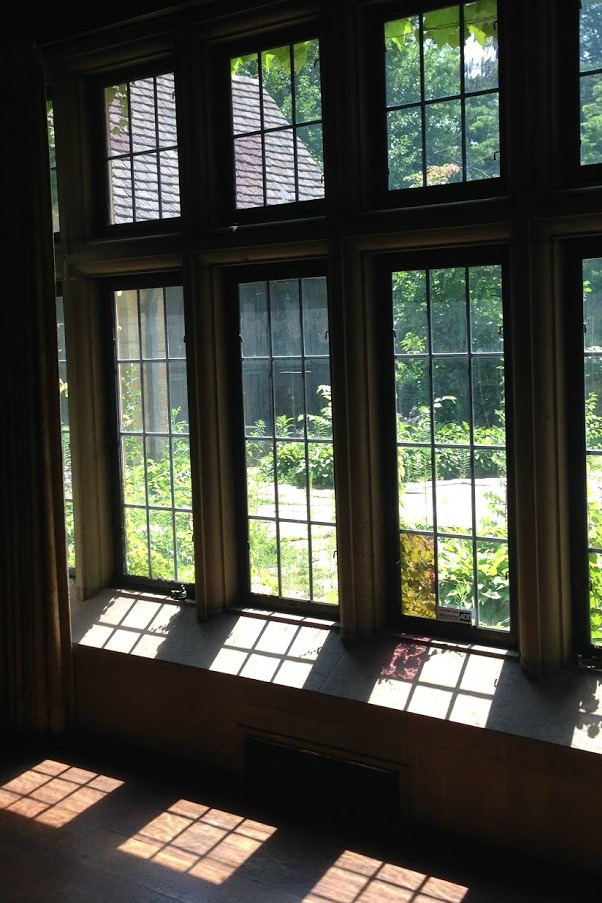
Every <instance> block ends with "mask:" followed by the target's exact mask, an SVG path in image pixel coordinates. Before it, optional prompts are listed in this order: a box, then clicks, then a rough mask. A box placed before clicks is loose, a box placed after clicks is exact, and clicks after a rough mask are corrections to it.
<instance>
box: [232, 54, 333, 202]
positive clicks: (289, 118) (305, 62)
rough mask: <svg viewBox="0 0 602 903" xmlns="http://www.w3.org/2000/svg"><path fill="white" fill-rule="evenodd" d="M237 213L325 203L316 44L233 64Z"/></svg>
mask: <svg viewBox="0 0 602 903" xmlns="http://www.w3.org/2000/svg"><path fill="white" fill-rule="evenodd" d="M230 68H231V98H232V132H233V136H234V168H235V184H236V207H237V209H242V208H245V207H263V206H271V205H276V204H288V203H293V202H297V201H304V200H311V199H313V198H321V197H324V177H323V173H324V153H323V146H322V95H321V82H320V57H319V43H318V41H317V40H311V41H303V42H300V43H298V44H288V45H285V46H283V47H276V48H273V49H271V50H267V51H259V52H257V53H255V54H250V55H248V56H245V57H236V58H233V59H231V61H230Z"/></svg>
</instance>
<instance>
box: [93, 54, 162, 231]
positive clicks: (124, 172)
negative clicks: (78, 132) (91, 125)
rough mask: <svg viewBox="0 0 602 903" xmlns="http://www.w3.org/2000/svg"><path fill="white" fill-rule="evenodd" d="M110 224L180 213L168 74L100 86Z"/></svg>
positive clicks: (152, 218)
mask: <svg viewBox="0 0 602 903" xmlns="http://www.w3.org/2000/svg"><path fill="white" fill-rule="evenodd" d="M105 109H106V119H107V164H108V178H109V186H110V208H111V213H110V216H111V223H115V224H117V223H138V222H142V221H143V220H156V219H165V218H167V217H175V216H180V188H179V169H178V140H177V129H176V100H175V90H174V77H173V73H171V72H167V73H165V74H163V75H157V76H151V77H149V78H141V79H137V80H136V81H131V82H123V83H121V84H116V85H111V86H109V87H107V88H105Z"/></svg>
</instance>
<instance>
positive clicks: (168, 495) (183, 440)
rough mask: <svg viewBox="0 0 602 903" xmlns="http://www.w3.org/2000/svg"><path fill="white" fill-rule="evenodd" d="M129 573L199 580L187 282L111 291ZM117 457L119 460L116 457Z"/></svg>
mask: <svg viewBox="0 0 602 903" xmlns="http://www.w3.org/2000/svg"><path fill="white" fill-rule="evenodd" d="M112 302H113V312H114V336H115V338H114V347H115V361H114V373H115V382H116V390H117V417H116V426H117V433H118V443H119V456H118V464H119V474H118V483H119V510H120V530H119V537H120V539H121V543H120V548H119V550H118V555H117V560H118V561H121V563H122V575H123V578H124V579H126V580H128V581H130V580H137V581H147V580H148V581H151V582H153V583H154V584H155V585H157V584H160V583H161V582H166V583H168V584H174V583H175V584H178V585H184V587H186V585H187V584H192V583H194V553H193V545H192V535H193V530H192V496H191V479H190V439H189V417H188V392H187V385H186V348H185V333H184V308H183V297H182V288H181V286H178V285H171V284H170V285H165V286H163V285H161V286H153V287H147V288H138V287H136V288H122V289H117V290H114V291H113V292H112ZM115 463H117V461H116V462H115Z"/></svg>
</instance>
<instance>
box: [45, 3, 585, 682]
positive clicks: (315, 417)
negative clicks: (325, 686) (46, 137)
mask: <svg viewBox="0 0 602 903" xmlns="http://www.w3.org/2000/svg"><path fill="white" fill-rule="evenodd" d="M192 6H193V7H195V8H194V9H192V8H187V10H186V11H183V10H181V9H178V10H170V11H166V12H165V13H161V14H160V15H158V17H157V19H156V20H154V22H153V28H152V29H150V30H149V32H148V33H146V34H143V35H141V36H140V40H138V39H135V40H134V39H133V37H132V32H130V31H124V33H123V35H121V37H120V38H119V39H118V38H117V35H112V36H110V35H108V34H107V35H105V36H103V35H96V36H95V38H94V41H95V42H96V44H97V46H96V47H95V48H94V49H92V48H90V49H89V50H87V51H86V53H85V54H80V53H79V52H78V50H77V48H71V51H70V52H71V56H70V55H69V50H68V48H66V49H65V50H64V51H63V49H62V48H53V49H52V53H50V52H49V57H50V58H49V61H48V65H49V72H50V77H51V78H52V76H53V75H55V73H54V71H53V67H54V65H55V63H56V78H55V79H53V80H52V89H53V101H55V104H54V107H53V117H52V122H51V128H52V135H53V136H55V137H56V151H57V153H56V176H57V182H56V184H57V190H58V198H59V201H60V202H61V210H62V209H63V206H62V205H63V203H64V204H65V213H66V214H67V215H66V216H65V217H64V222H63V223H62V227H63V231H62V232H61V233H57V235H56V236H55V243H56V253H57V262H58V266H57V271H58V272H60V275H61V279H62V282H61V294H62V295H63V296H64V304H65V311H66V314H67V320H68V323H69V326H70V328H69V334H68V337H67V338H68V340H69V341H70V342H72V346H71V347H70V348H68V349H67V351H68V352H71V351H73V352H74V353H73V355H71V354H69V362H70V384H69V392H68V396H67V395H65V398H67V397H68V402H69V425H70V426H71V428H72V429H73V430H74V438H75V444H74V446H73V462H74V472H73V475H72V476H73V490H74V496H75V497H74V498H73V505H74V509H73V510H74V512H75V515H76V521H77V522H76V524H75V539H76V546H77V542H78V536H79V547H78V548H76V555H77V567H76V579H77V581H78V585H79V586H80V587H81V588H82V589H81V592H82V594H86V593H88V594H89V593H91V592H93V591H94V590H96V589H99V588H102V587H104V586H111V585H113V584H114V583H119V582H126V583H128V584H129V585H140V586H143V587H145V588H153V589H154V588H157V589H159V590H161V591H165V589H168V591H170V592H171V591H174V592H175V593H176V594H177V592H178V591H179V590H180V589H182V592H184V591H185V593H186V596H187V598H188V599H189V600H191V601H192V600H194V603H195V604H196V606H197V608H198V611H199V615H200V616H201V617H205V616H208V615H209V614H215V613H217V612H220V611H223V610H226V609H228V608H237V607H251V608H253V609H254V610H255V609H258V610H266V611H267V610H269V611H274V610H276V611H279V612H283V613H285V612H291V611H294V612H296V613H299V612H300V613H301V614H302V615H305V614H311V615H312V616H320V617H321V616H324V617H325V618H326V619H328V620H330V621H338V622H339V624H340V626H341V632H342V634H344V638H345V639H347V638H349V639H350V641H352V640H353V639H354V638H360V637H362V636H365V635H369V634H373V633H374V632H376V631H378V630H381V629H391V630H394V631H396V632H399V633H404V634H411V635H412V636H430V637H435V638H440V639H442V640H444V641H445V640H452V641H454V642H455V641H462V642H475V643H479V644H482V645H491V646H496V647H502V648H508V649H518V651H519V653H520V654H521V655H522V656H524V658H525V660H526V661H527V662H528V663H529V665H533V666H534V668H537V667H539V666H540V665H541V667H542V668H543V667H545V666H547V665H550V666H553V665H554V663H556V662H557V661H559V660H561V659H562V660H564V661H566V660H568V658H569V657H570V656H573V655H576V654H579V655H582V654H589V653H590V652H591V651H592V649H593V650H596V649H598V648H599V647H601V646H602V639H601V636H602V626H601V624H602V622H601V621H600V620H599V612H600V610H602V603H601V601H600V592H602V590H600V591H599V587H598V583H600V584H601V585H602V579H601V578H600V574H602V538H601V535H602V534H601V535H598V534H599V533H600V531H599V530H598V526H597V518H598V508H599V506H600V504H601V503H602V498H601V497H600V494H599V492H598V478H597V473H598V468H599V459H600V455H601V450H600V447H599V445H600V442H599V438H598V420H599V418H600V417H602V411H600V410H599V407H600V403H599V397H600V395H601V392H602V386H601V385H600V384H599V383H600V379H599V368H600V367H601V366H602V365H601V363H600V362H601V360H602V357H601V354H602V352H600V347H602V339H601V338H600V336H599V335H598V333H599V328H598V314H597V309H598V298H599V296H601V294H602V281H601V276H600V274H601V273H602V266H601V265H600V261H601V260H602V250H601V249H600V246H599V236H600V234H602V220H601V218H600V214H599V211H600V209H602V197H601V195H602V183H601V182H600V178H599V172H600V167H599V165H598V164H602V159H600V153H599V151H600V143H599V142H598V139H597V131H596V130H597V127H598V120H599V119H600V117H599V115H598V89H599V86H600V84H602V82H601V81H600V79H601V78H602V75H601V71H602V65H601V61H600V52H599V48H598V36H599V34H600V30H601V27H602V26H601V21H602V4H600V3H597V2H593V0H588V2H585V0H584V2H582V3H581V4H580V6H578V5H577V3H575V4H574V5H573V4H570V10H569V12H570V15H567V17H566V18H565V17H564V15H563V13H564V6H565V5H564V4H562V3H560V2H551V3H549V4H548V3H545V2H544V0H534V2H533V3H530V4H528V5H526V6H525V9H526V10H528V12H526V17H527V18H526V21H525V22H524V23H523V21H522V20H521V22H520V23H518V22H517V20H516V15H515V13H516V10H514V8H513V7H512V5H511V4H510V3H509V0H472V2H458V3H455V4H453V3H449V2H444V3H443V2H441V3H437V2H436V0H420V2H415V3H413V4H409V3H406V2H390V0H383V2H381V0H365V2H364V0H362V2H361V3H355V4H340V5H339V7H337V14H336V16H335V15H323V14H322V12H321V11H320V10H321V5H319V4H318V5H317V6H318V7H320V8H319V9H318V8H317V7H316V5H314V4H306V3H304V2H302V3H300V4H294V3H292V2H285V3H275V4H270V3H267V4H261V15H259V16H255V12H257V9H256V8H255V6H254V5H253V4H250V5H247V7H248V8H246V9H245V10H241V8H240V4H238V5H236V4H231V5H228V11H227V14H225V15H224V16H223V17H218V18H214V17H212V16H211V15H209V13H208V11H207V9H206V8H205V6H204V4H198V7H196V6H195V5H194V4H193V5H192ZM187 7H190V4H188V5H187ZM235 7H236V8H235ZM521 9H522V8H521ZM535 22H538V23H542V26H541V29H540V30H539V31H537V36H536V37H535V33H534V37H533V39H532V40H531V39H529V41H527V38H526V30H528V28H531V31H532V30H533V28H532V26H533V24H534V23H535ZM565 31H566V48H565V49H566V56H567V57H570V60H569V61H568V62H567V60H566V59H565V58H564V57H563V55H562V54H561V53H559V52H558V51H559V44H558V42H560V41H561V40H564V33H565ZM529 33H531V32H529ZM527 44H528V47H529V52H528V53H525V47H526V46H527ZM562 46H563V48H564V47H565V45H564V44H563V45H562ZM57 55H58V60H57ZM571 67H572V68H571ZM66 71H68V72H69V78H65V72H66ZM571 72H572V75H571V78H572V81H571V85H572V87H571V86H569V87H568V88H567V90H568V94H567V98H568V99H567V101H566V104H565V106H566V110H565V109H564V108H563V104H562V103H560V102H559V100H558V97H557V96H556V93H555V88H556V86H557V85H558V84H559V83H562V82H563V80H567V78H568V75H570V73H571ZM74 85H75V87H74ZM526 88H528V90H527V89H526ZM569 88H570V90H569ZM91 97H92V98H93V100H92V102H89V101H90V98H91ZM563 103H564V101H563ZM176 112H177V117H176ZM178 127H179V129H178ZM530 128H533V129H535V128H537V133H528V134H527V132H528V130H529V129H530ZM100 134H102V135H103V136H104V142H101V141H96V136H98V135H100ZM552 136H557V137H558V139H559V140H558V141H555V140H552ZM579 140H580V141H581V158H580V161H579V158H578V153H577V147H578V144H579ZM52 143H53V142H52ZM569 145H570V146H569ZM569 158H570V159H569ZM53 159H54V158H53ZM567 161H568V163H567ZM579 162H580V165H578V164H579ZM88 175H89V176H90V180H91V181H93V182H94V184H93V185H91V186H89V185H88V184H87V182H86V178H87V176H88ZM577 181H578V182H579V184H578V185H577V184H576V182H577ZM558 185H561V186H562V187H561V188H558V187H557V186H558ZM62 219H63V218H62ZM65 230H66V232H65ZM575 260H577V261H578V262H577V263H575ZM563 267H566V270H567V272H566V278H565V274H564V273H563ZM584 286H585V289H584ZM583 292H585V293H584V294H583ZM582 294H583V298H584V301H583V304H584V307H583V311H581V309H580V305H581V300H580V299H581V295H582ZM563 316H564V320H563V319H562V317H563ZM185 324H186V328H184V327H185ZM583 324H585V327H586V328H585V332H583ZM109 327H111V328H109ZM561 327H562V328H561ZM61 341H62V339H61ZM101 361H102V365H101V363H100V362H101ZM565 370H566V371H567V373H569V374H570V377H568V376H567V379H566V380H565V378H564V377H565ZM575 374H578V379H577V378H576V376H575ZM566 387H568V389H569V390H570V391H569V394H568V396H567V399H566V400H565V398H564V390H565V388H566ZM63 400H64V399H63ZM98 449H103V455H98V454H97V451H98ZM104 452H106V454H104ZM106 458H108V459H109V460H108V461H107V462H106V464H107V467H106V470H107V473H106V474H105V472H104V467H105V459H106ZM110 477H112V479H111V478H110ZM567 487H568V488H570V492H569V491H567ZM78 518H79V520H78ZM78 523H79V524H80V526H82V529H80V531H79V533H78ZM83 527H85V528H86V530H84V529H83ZM600 617H602V616H600Z"/></svg>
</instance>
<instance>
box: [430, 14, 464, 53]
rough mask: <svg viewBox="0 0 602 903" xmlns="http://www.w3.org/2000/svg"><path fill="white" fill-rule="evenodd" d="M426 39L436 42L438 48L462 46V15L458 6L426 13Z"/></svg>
mask: <svg viewBox="0 0 602 903" xmlns="http://www.w3.org/2000/svg"><path fill="white" fill-rule="evenodd" d="M424 30H425V32H426V37H427V38H429V39H430V40H431V41H434V42H435V44H436V45H437V47H444V46H445V45H447V46H449V47H459V46H460V15H459V8H458V7H457V6H448V7H447V8H446V9H436V10H433V12H430V13H426V15H425V17H424Z"/></svg>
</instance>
